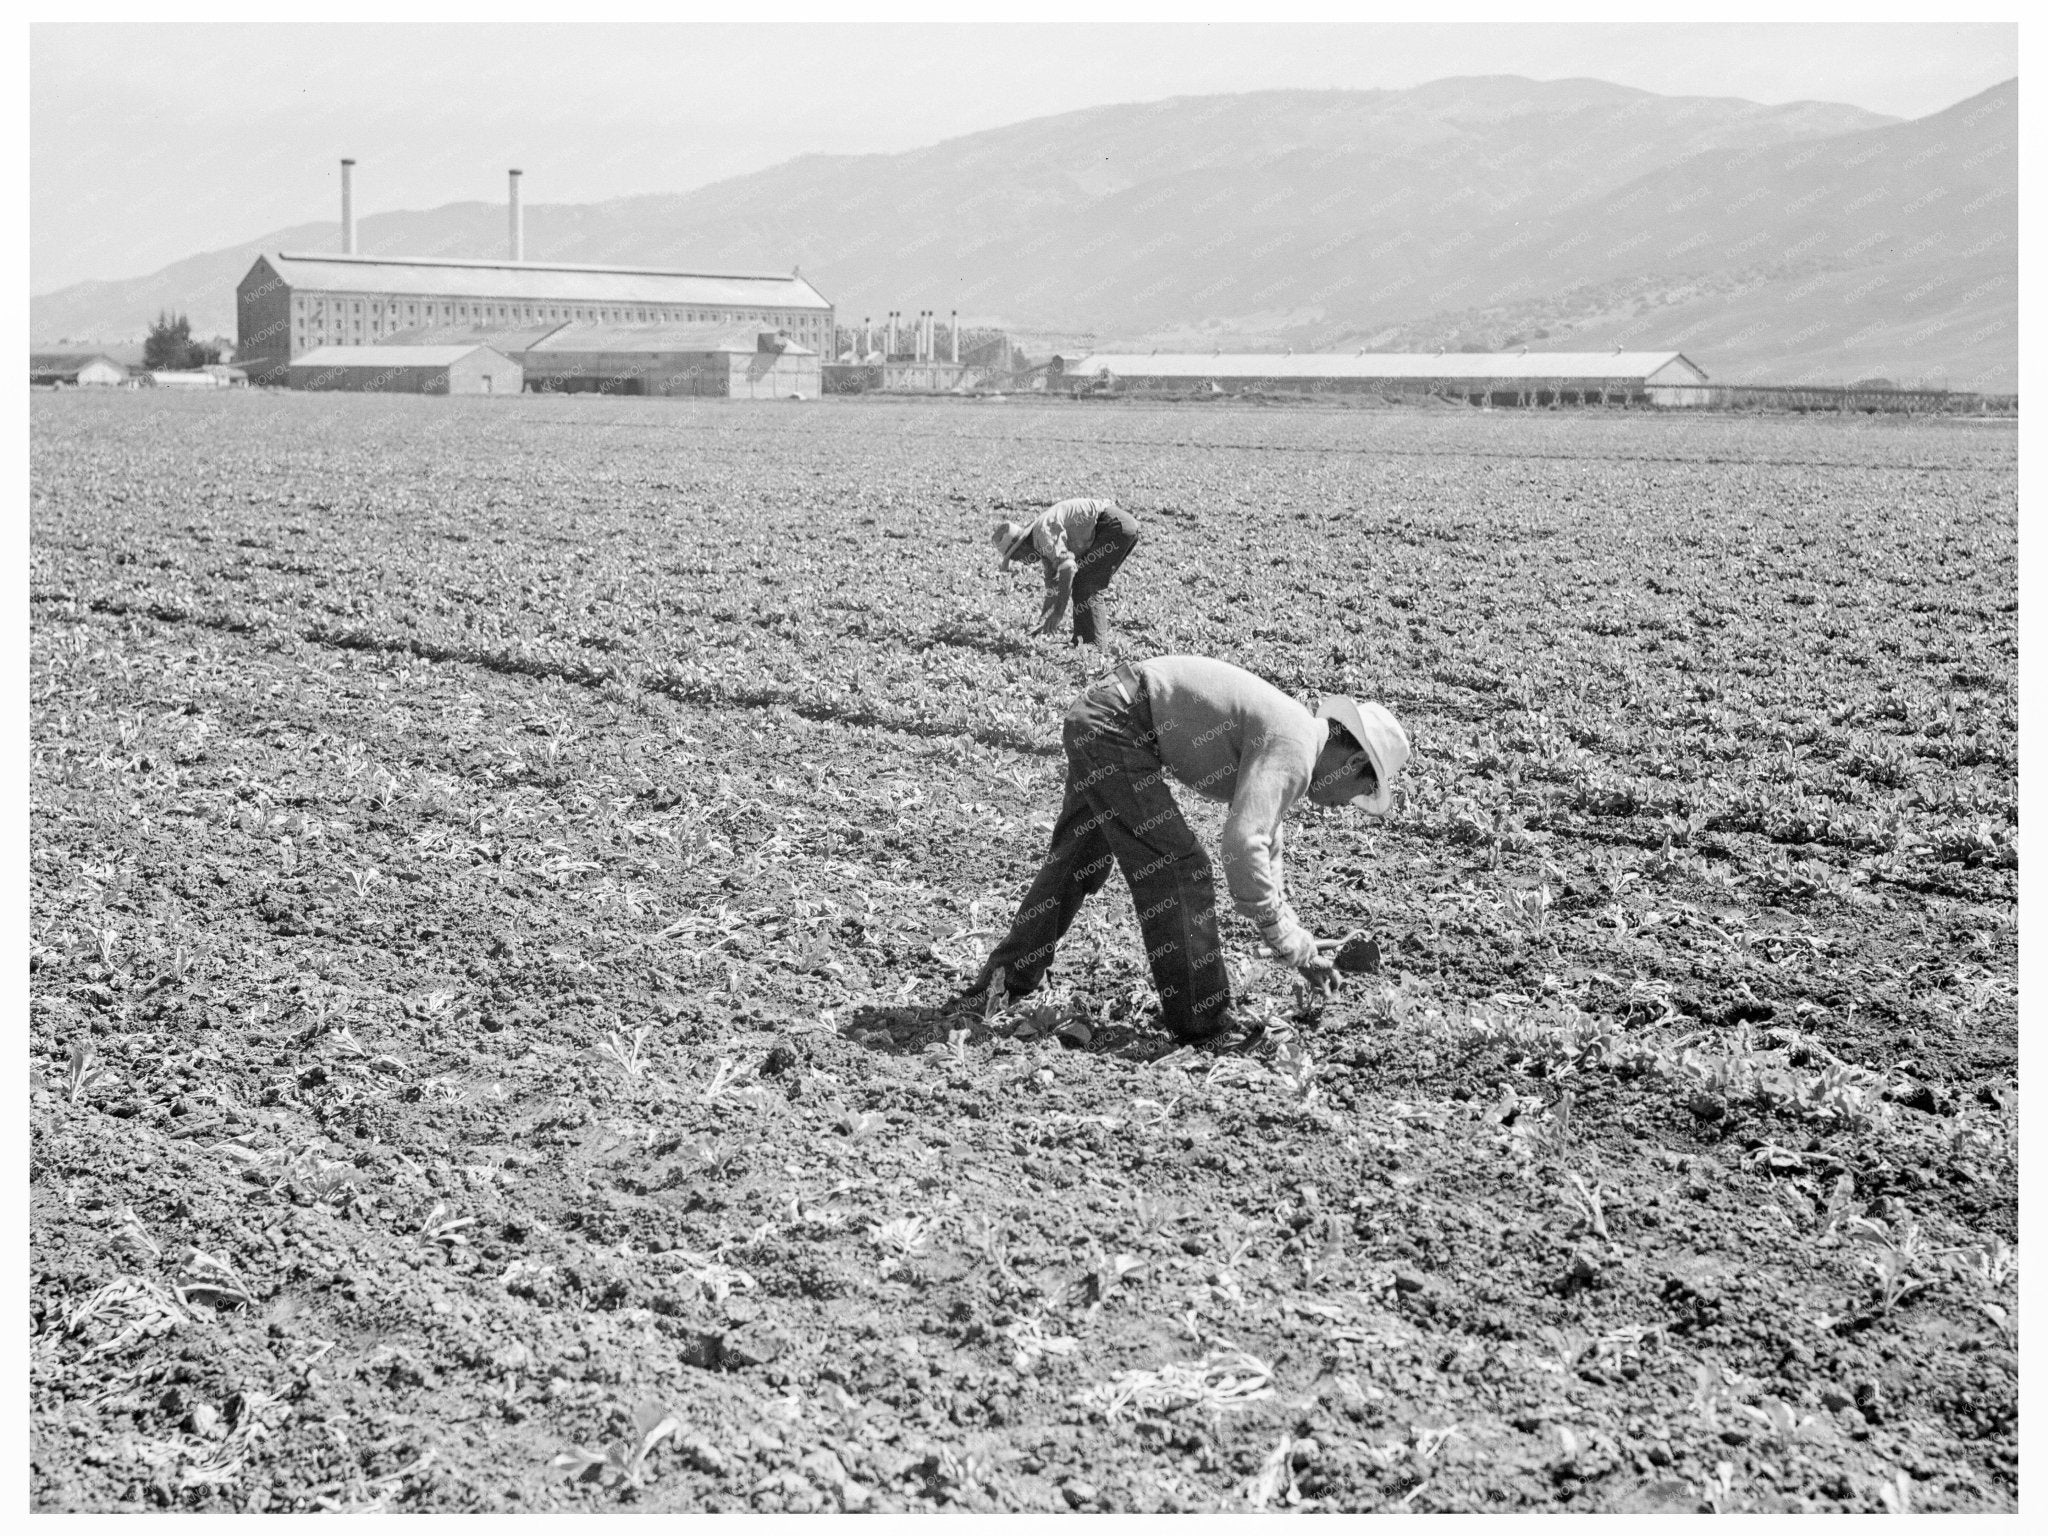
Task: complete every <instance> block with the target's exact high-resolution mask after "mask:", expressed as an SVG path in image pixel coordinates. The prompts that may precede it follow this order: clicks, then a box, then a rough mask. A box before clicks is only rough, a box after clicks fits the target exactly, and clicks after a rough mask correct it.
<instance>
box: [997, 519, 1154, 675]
mask: <svg viewBox="0 0 2048 1536" xmlns="http://www.w3.org/2000/svg"><path fill="white" fill-rule="evenodd" d="M989 537H990V539H991V540H992V541H993V542H994V544H995V546H996V549H997V550H998V551H999V552H1000V553H1001V554H1002V557H1003V563H1002V569H1003V570H1006V571H1007V570H1008V569H1009V568H1010V562H1011V561H1013V560H1028V559H1030V558H1031V557H1032V556H1033V555H1036V556H1037V557H1038V561H1039V564H1040V565H1042V566H1043V567H1044V568H1045V603H1044V606H1043V607H1041V608H1040V609H1039V611H1038V622H1037V623H1036V624H1034V625H1033V626H1032V633H1033V634H1038V635H1049V634H1051V633H1052V632H1053V631H1054V630H1056V629H1058V628H1059V627H1060V618H1061V616H1062V615H1064V614H1065V613H1066V611H1067V603H1068V601H1069V599H1071V600H1072V602H1073V605H1074V644H1076V645H1095V646H1105V645H1107V644H1109V579H1110V577H1112V576H1114V575H1115V574H1116V572H1117V567H1118V566H1120V565H1122V564H1123V563H1124V559H1125V557H1126V556H1128V555H1129V554H1130V552H1131V550H1132V549H1133V548H1135V547H1136V545H1137V542H1138V524H1137V521H1136V520H1135V519H1134V518H1133V517H1132V516H1131V514H1130V513H1128V512H1126V511H1124V509H1123V508H1122V507H1119V506H1118V505H1117V504H1116V503H1115V502H1114V501H1112V500H1099V499H1096V498H1093V497H1085V496H1076V497H1072V498H1070V499H1068V500H1066V501H1061V502H1055V503H1054V504H1053V505H1052V506H1050V507H1048V508H1046V510H1045V511H1043V512H1041V513H1039V515H1038V516H1037V517H1035V518H1033V519H1032V520H1031V521H1030V522H1028V523H1013V522H1010V521H1008V520H1007V519H1005V520H1004V521H1003V522H1000V523H997V524H996V526H995V528H994V529H993V531H992V532H991V533H990V535H989Z"/></svg>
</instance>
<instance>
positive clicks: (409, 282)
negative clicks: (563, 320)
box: [263, 251, 830, 309]
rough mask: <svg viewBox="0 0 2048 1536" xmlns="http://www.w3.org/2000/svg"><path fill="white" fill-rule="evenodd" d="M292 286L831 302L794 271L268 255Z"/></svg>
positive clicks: (673, 300)
mask: <svg viewBox="0 0 2048 1536" xmlns="http://www.w3.org/2000/svg"><path fill="white" fill-rule="evenodd" d="M263 259H264V260H266V261H268V262H269V263H270V265H271V266H272V267H273V268H275V269H276V271H277V275H278V276H279V277H281V278H283V279H284V280H285V281H286V282H287V283H289V284H291V285H292V286H293V287H294V288H308V289H313V290H315V291H317V292H323V293H362V294H383V293H417V294H424V295H430V296H433V297H437V298H438V297H444V296H445V297H448V298H467V297H476V298H487V299H534V300H542V301H547V302H551V303H552V302H559V303H564V304H703V305H707V306H708V305H722V306H725V307H728V308H731V307H737V306H748V305H753V306H762V307H780V308H783V309H827V308H829V307H830V302H829V301H828V300H827V299H825V298H824V297H823V296H822V295H821V294H820V293H819V292H818V290H817V289H815V288H813V287H812V286H811V285H810V284H809V283H807V282H805V281H804V280H803V279H802V278H801V277H798V276H796V275H795V274H794V273H770V272H679V271H671V270H667V269H664V268H660V267H604V266H582V265H577V264H574V263H569V262H541V261H458V260H450V259H447V258H443V257H434V256H335V255H317V254H304V253H300V254H294V253H292V252H289V251H284V252H280V253H278V254H277V255H275V256H266V257H265V258H263Z"/></svg>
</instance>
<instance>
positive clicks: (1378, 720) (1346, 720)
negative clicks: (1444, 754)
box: [1316, 695, 1408, 816]
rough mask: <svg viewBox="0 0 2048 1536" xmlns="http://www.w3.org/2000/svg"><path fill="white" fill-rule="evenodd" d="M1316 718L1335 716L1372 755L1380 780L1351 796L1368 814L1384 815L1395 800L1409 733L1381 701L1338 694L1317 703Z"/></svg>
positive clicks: (1370, 755)
mask: <svg viewBox="0 0 2048 1536" xmlns="http://www.w3.org/2000/svg"><path fill="white" fill-rule="evenodd" d="M1316 718H1317V719H1320V720H1334V721H1336V722H1337V723H1338V724H1339V725H1341V726H1343V727H1344V729H1345V730H1347V731H1349V732H1350V733H1351V739H1352V740H1353V741H1355V742H1357V743H1358V744H1359V745H1360V746H1361V747H1363V748H1364V749H1365V755H1366V756H1367V757H1369V758H1371V759H1372V771H1373V772H1374V773H1375V774H1376V775H1377V776H1378V778H1379V783H1378V785H1377V786H1376V787H1375V788H1374V789H1373V791H1372V793H1371V794H1368V795H1357V796H1354V797H1353V798H1352V800H1351V804H1353V805H1354V806H1356V807H1358V809H1359V810H1361V811H1364V812H1365V813H1366V814H1367V815H1368V816H1384V815H1386V814H1387V808H1388V807H1389V806H1390V805H1392V804H1393V802H1394V780H1395V779H1396V778H1398V777H1400V773H1401V770H1402V768H1404V767H1406V766H1407V763H1408V733H1407V732H1406V731H1404V730H1402V729H1401V722H1400V721H1398V720H1396V719H1395V718H1394V717H1393V715H1392V714H1391V713H1390V712H1389V711H1388V710H1387V708H1386V706H1385V705H1383V704H1374V703H1372V702H1371V701H1370V700H1367V701H1364V702H1361V701H1359V700H1357V699H1347V698H1344V697H1342V696H1341V695H1339V696H1336V697H1332V698H1326V699H1324V700H1323V702H1322V703H1321V704H1319V705H1317V706H1316Z"/></svg>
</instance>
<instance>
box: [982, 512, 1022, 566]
mask: <svg viewBox="0 0 2048 1536" xmlns="http://www.w3.org/2000/svg"><path fill="white" fill-rule="evenodd" d="M1029 537H1031V525H1030V524H1029V523H1013V522H1011V521H1010V520H1009V519H1008V518H1004V519H1003V520H1002V521H1001V522H999V523H997V524H996V525H995V527H994V528H992V529H990V530H989V535H988V540H989V542H990V543H991V544H993V545H995V547H996V551H997V553H999V554H1000V555H1001V556H1002V557H1003V564H1004V566H1005V567H1007V566H1008V565H1009V563H1010V562H1011V561H1012V560H1015V559H1017V558H1018V556H1017V554H1016V549H1017V544H1018V541H1019V540H1021V539H1028V538H1029Z"/></svg>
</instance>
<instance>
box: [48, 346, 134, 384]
mask: <svg viewBox="0 0 2048 1536" xmlns="http://www.w3.org/2000/svg"><path fill="white" fill-rule="evenodd" d="M28 381H29V383H31V384H41V385H45V386H50V387H61V388H71V389H106V388H109V387H110V386H113V385H116V384H125V383H127V382H128V370H127V369H126V368H124V367H123V366H122V365H121V364H119V363H117V362H115V361H114V360H113V359H112V358H111V357H108V356H107V355H106V354H105V353H104V352H31V353H29V355H28Z"/></svg>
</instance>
